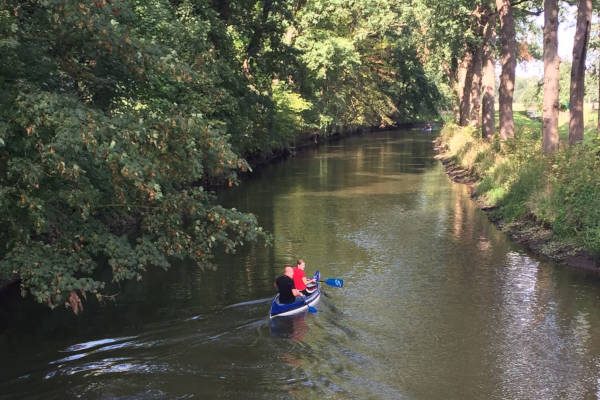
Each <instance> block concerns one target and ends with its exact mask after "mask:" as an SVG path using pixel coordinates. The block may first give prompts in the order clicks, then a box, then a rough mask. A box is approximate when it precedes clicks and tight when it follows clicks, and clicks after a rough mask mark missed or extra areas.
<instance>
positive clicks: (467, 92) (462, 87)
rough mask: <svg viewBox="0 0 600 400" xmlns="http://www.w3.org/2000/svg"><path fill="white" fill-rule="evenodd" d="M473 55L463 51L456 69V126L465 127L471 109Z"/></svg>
mask: <svg viewBox="0 0 600 400" xmlns="http://www.w3.org/2000/svg"><path fill="white" fill-rule="evenodd" d="M472 64H473V54H472V53H471V50H470V49H467V50H465V54H464V56H463V59H462V61H461V63H460V65H459V67H458V88H457V92H458V110H459V118H458V124H459V125H460V126H467V124H468V123H469V111H470V109H471V82H472V80H473V69H472V67H471V65H472Z"/></svg>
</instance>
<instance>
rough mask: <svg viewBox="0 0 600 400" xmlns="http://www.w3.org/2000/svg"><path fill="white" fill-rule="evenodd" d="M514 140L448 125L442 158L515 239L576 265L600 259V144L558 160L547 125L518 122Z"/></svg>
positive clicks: (564, 151)
mask: <svg viewBox="0 0 600 400" xmlns="http://www.w3.org/2000/svg"><path fill="white" fill-rule="evenodd" d="M515 122H516V124H517V129H516V135H515V138H513V139H509V140H507V141H505V142H501V141H500V140H499V138H498V137H495V138H494V139H493V140H492V141H490V142H488V141H485V140H483V139H482V138H480V135H479V131H478V130H475V129H474V128H471V127H466V128H463V127H458V126H456V125H454V124H447V125H446V126H445V127H444V128H443V130H442V132H441V135H440V137H439V138H438V150H439V152H440V157H441V158H442V159H443V161H445V164H447V165H454V166H457V167H460V168H461V169H463V170H464V172H466V173H467V174H468V175H469V176H470V177H471V178H472V181H473V182H474V183H475V185H474V190H473V197H474V198H475V199H476V201H477V202H478V204H479V205H480V206H481V207H482V208H484V209H486V210H488V212H489V216H490V218H491V219H492V220H493V221H497V222H499V223H500V224H501V226H502V227H503V228H504V229H505V230H507V231H508V232H509V234H511V236H513V237H514V238H515V239H517V240H518V241H520V242H523V243H525V244H526V245H528V246H529V247H530V248H531V249H533V250H534V251H536V252H538V253H540V254H543V255H546V256H549V257H551V258H552V259H554V260H557V261H561V262H566V263H568V264H571V265H574V266H584V267H596V266H597V262H596V261H597V259H598V256H600V175H599V174H598V173H597V171H598V168H599V167H600V156H599V154H600V153H599V149H600V142H599V140H598V138H597V136H596V135H588V137H586V140H585V141H584V142H583V143H581V144H579V145H576V146H573V147H568V146H566V145H564V144H562V145H561V147H560V150H559V151H558V152H557V153H556V154H555V155H546V154H544V152H543V151H542V148H541V144H542V143H541V123H539V122H538V121H535V120H532V119H529V118H527V117H525V116H523V115H518V118H516V120H515Z"/></svg>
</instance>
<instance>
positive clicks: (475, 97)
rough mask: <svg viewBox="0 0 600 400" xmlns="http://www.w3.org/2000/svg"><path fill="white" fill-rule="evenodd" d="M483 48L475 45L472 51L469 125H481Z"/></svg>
mask: <svg viewBox="0 0 600 400" xmlns="http://www.w3.org/2000/svg"><path fill="white" fill-rule="evenodd" d="M482 53H483V49H482V47H481V45H480V46H477V48H475V50H474V51H473V63H472V65H471V69H472V71H473V72H472V80H471V114H470V117H469V125H472V126H480V125H481V73H482V71H481V67H482V65H481V64H482V56H483V55H482Z"/></svg>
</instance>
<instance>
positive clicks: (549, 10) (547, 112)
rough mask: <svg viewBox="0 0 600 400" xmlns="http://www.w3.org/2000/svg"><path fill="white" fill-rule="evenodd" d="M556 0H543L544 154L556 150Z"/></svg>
mask: <svg viewBox="0 0 600 400" xmlns="http://www.w3.org/2000/svg"><path fill="white" fill-rule="evenodd" d="M557 32H558V0H544V107H543V121H542V147H543V149H544V151H545V152H546V153H555V152H556V151H557V150H558V111H559V110H558V93H559V90H560V87H559V69H560V58H559V57H558V37H557Z"/></svg>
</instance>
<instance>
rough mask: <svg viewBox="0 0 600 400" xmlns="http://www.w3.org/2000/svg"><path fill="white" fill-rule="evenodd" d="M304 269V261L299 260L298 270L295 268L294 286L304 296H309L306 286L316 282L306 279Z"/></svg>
mask: <svg viewBox="0 0 600 400" xmlns="http://www.w3.org/2000/svg"><path fill="white" fill-rule="evenodd" d="M304 267H305V264H304V260H298V262H297V263H296V268H294V286H295V287H296V289H297V290H299V291H300V292H301V293H303V294H304V295H308V292H307V291H306V285H308V284H310V283H313V282H316V281H315V280H314V279H306V274H305V273H304Z"/></svg>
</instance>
